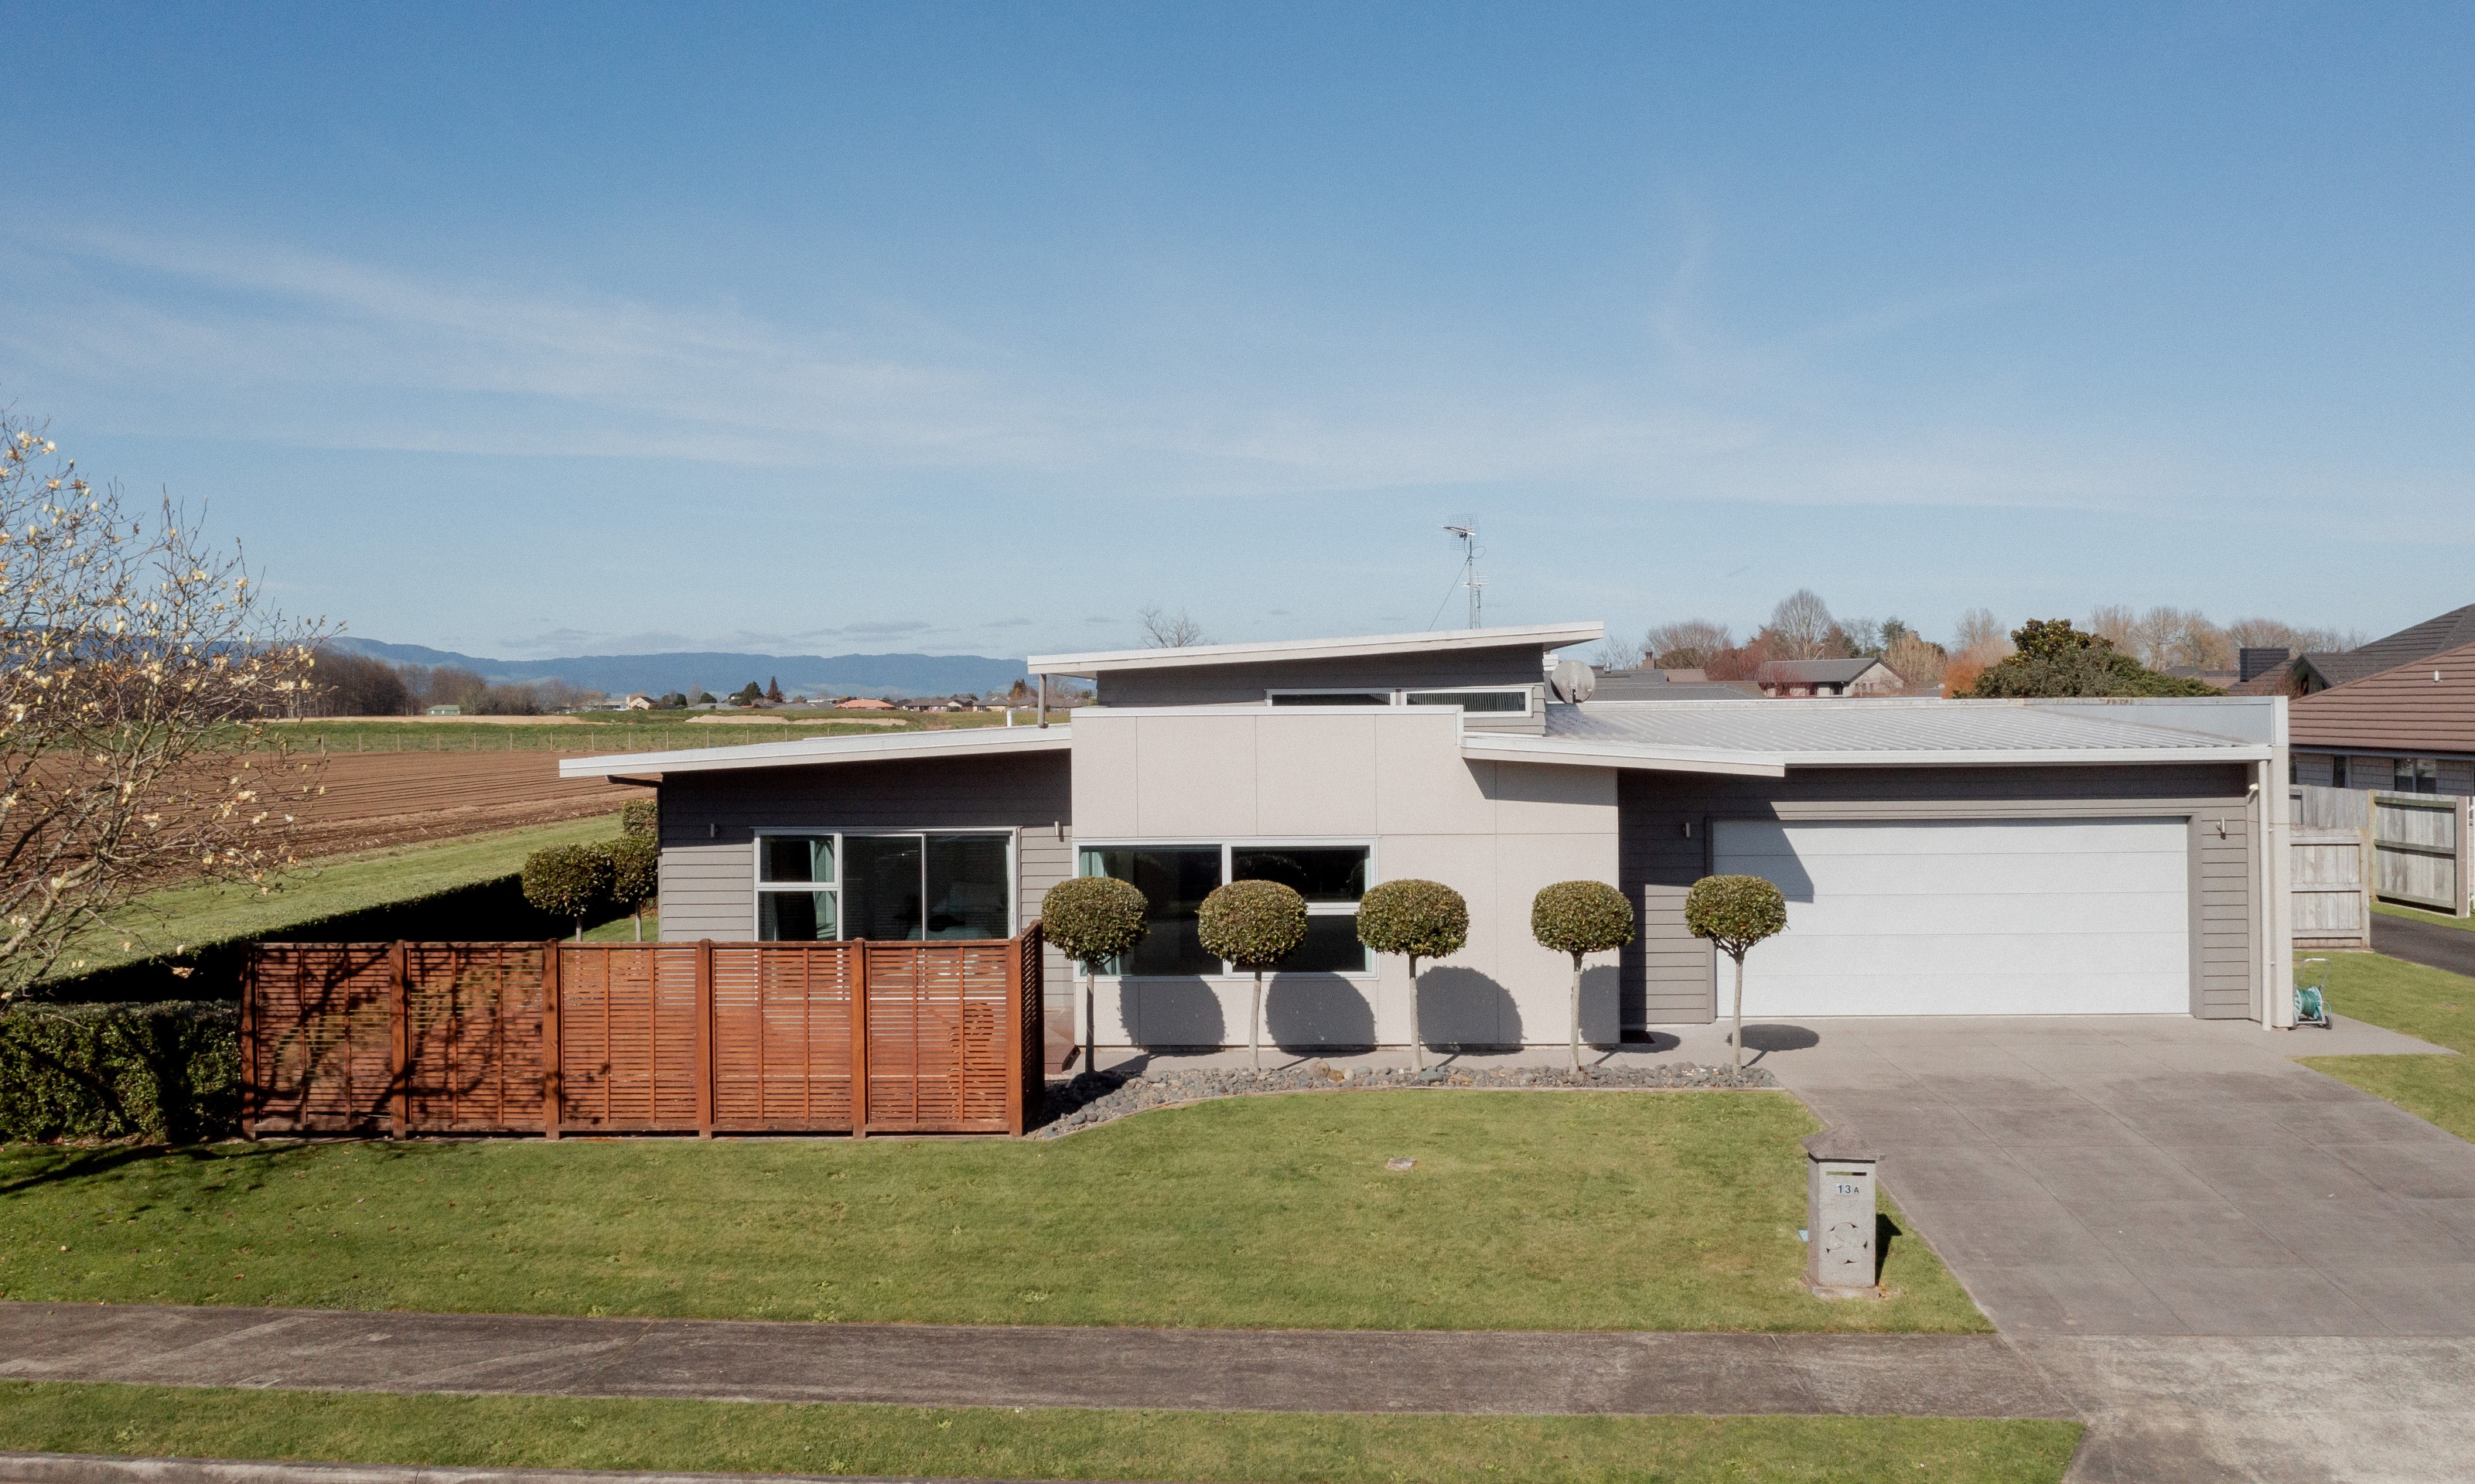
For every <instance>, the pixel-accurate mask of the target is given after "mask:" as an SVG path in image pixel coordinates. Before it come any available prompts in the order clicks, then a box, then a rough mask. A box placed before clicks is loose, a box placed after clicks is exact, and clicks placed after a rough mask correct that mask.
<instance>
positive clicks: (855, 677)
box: [328, 638, 1024, 695]
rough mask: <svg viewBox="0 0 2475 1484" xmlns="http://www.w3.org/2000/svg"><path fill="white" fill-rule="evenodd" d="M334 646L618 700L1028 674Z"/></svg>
mask: <svg viewBox="0 0 2475 1484" xmlns="http://www.w3.org/2000/svg"><path fill="white" fill-rule="evenodd" d="M328 643H329V644H330V645H332V646H333V647H335V648H337V649H341V650H344V651H345V652H347V653H351V654H362V655H367V656H369V657H370V658H372V659H375V660H385V661H387V662H389V663H390V664H395V665H429V666H439V665H454V666H460V667H461V668H463V669H469V670H472V671H474V672H475V673H476V674H478V675H479V676H480V677H481V678H482V679H483V680H486V681H488V682H489V683H491V684H492V685H518V684H523V683H525V682H527V681H534V680H564V681H566V682H567V683H568V684H569V685H572V686H576V687H579V688H581V689H584V690H588V691H600V692H603V693H607V694H611V695H625V694H628V693H631V692H637V691H642V692H644V693H647V694H649V695H660V694H662V693H666V692H670V691H684V692H688V693H694V692H695V691H696V689H697V688H698V687H699V686H701V687H703V688H704V689H705V690H707V691H710V692H712V693H714V694H716V695H723V694H726V693H730V692H732V691H736V690H738V689H739V688H740V687H741V686H743V685H746V684H747V682H749V681H751V680H753V681H755V682H756V683H757V684H758V685H763V684H765V683H766V682H767V681H769V680H778V681H780V682H781V684H782V689H783V690H784V691H785V692H788V693H792V694H806V695H951V694H956V693H970V694H974V695H978V694H984V693H988V692H990V691H1002V690H1004V689H1005V688H1006V687H1008V686H1010V685H1012V684H1014V683H1015V681H1017V680H1018V679H1020V678H1022V675H1023V673H1024V671H1023V668H1022V661H1020V660H999V659H992V658H990V657H989V656H987V655H984V654H726V653H690V654H587V655H578V656H576V657H575V658H572V659H564V660H490V659H482V658H480V657H478V656H476V655H470V654H457V653H456V652H455V651H453V650H452V649H432V648H429V647H428V646H427V645H390V644H385V643H382V642H380V641H379V640H375V639H353V638H338V639H332V640H330V641H328Z"/></svg>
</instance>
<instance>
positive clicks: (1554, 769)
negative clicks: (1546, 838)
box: [1479, 763, 1616, 885]
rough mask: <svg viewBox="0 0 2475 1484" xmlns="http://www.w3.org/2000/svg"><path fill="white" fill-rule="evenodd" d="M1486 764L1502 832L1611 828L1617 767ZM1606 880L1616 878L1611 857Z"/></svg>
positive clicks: (1484, 778) (1485, 778)
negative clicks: (1610, 821) (1610, 814)
mask: <svg viewBox="0 0 2475 1484" xmlns="http://www.w3.org/2000/svg"><path fill="white" fill-rule="evenodd" d="M1486 767H1487V769H1488V770H1487V771H1486V772H1484V773H1482V774H1480V775H1479V776H1480V779H1481V786H1482V787H1483V790H1484V791H1485V792H1486V795H1487V796H1488V797H1489V798H1491V799H1493V800H1494V801H1495V829H1496V833H1497V834H1499V835H1601V834H1605V832H1606V830H1607V828H1608V822H1607V821H1608V818H1609V814H1608V811H1610V810H1612V809H1614V808H1615V807H1616V770H1615V769H1614V768H1612V767H1568V766H1562V765H1560V764H1535V763H1492V764H1488V765H1486ZM1611 848H1612V847H1611ZM1579 874H1582V875H1587V874H1592V873H1589V872H1581V873H1579ZM1559 879H1560V878H1559ZM1604 879H1605V880H1606V881H1607V882H1608V883H1609V884H1610V885H1612V884H1613V883H1614V881H1615V879H1616V878H1615V864H1614V860H1613V858H1612V857H1610V858H1609V861H1608V864H1607V869H1606V874H1605V878H1604Z"/></svg>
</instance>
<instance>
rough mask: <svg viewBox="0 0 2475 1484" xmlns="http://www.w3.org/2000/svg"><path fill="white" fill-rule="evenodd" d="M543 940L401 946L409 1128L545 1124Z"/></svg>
mask: <svg viewBox="0 0 2475 1484" xmlns="http://www.w3.org/2000/svg"><path fill="white" fill-rule="evenodd" d="M550 952H551V950H550V949H549V948H548V946H547V945H545V944H542V943H407V944H405V945H404V963H405V976H404V978H405V992H404V1031H405V1046H406V1068H405V1076H404V1095H405V1113H404V1122H405V1126H406V1128H407V1130H408V1131H413V1132H420V1133H497V1132H515V1131H527V1132H529V1131H539V1130H540V1129H541V1127H542V1078H543V1073H544V1070H545V1068H544V1066H543V1061H542V1021H543V984H542V965H543V963H544V961H546V960H547V959H548V957H549V954H550Z"/></svg>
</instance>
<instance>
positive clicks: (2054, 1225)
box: [1745, 1016, 2475, 1337]
mask: <svg viewBox="0 0 2475 1484" xmlns="http://www.w3.org/2000/svg"><path fill="white" fill-rule="evenodd" d="M1745 1039H1746V1044H1747V1046H1748V1047H1749V1048H1761V1047H1765V1046H1768V1047H1771V1048H1773V1049H1771V1050H1769V1051H1766V1052H1764V1053H1763V1056H1762V1062H1761V1064H1763V1065H1765V1066H1767V1067H1769V1068H1770V1069H1771V1071H1772V1072H1773V1073H1774V1074H1775V1075H1777V1077H1778V1079H1779V1080H1780V1081H1781V1082H1783V1083H1786V1084H1787V1085H1788V1086H1789V1088H1790V1089H1792V1090H1793V1091H1795V1092H1796V1093H1797V1094H1798V1095H1799V1096H1800V1097H1801V1098H1803V1099H1804V1100H1805V1102H1806V1103H1807V1104H1809V1105H1810V1106H1811V1107H1814V1109H1815V1110H1816V1111H1817V1112H1818V1113H1820V1114H1822V1115H1823V1116H1824V1117H1826V1118H1827V1119H1829V1120H1831V1121H1832V1122H1834V1123H1836V1122H1852V1123H1854V1124H1855V1125H1856V1126H1857V1127H1858V1128H1859V1129H1861V1130H1863V1131H1866V1132H1867V1133H1868V1134H1870V1135H1872V1136H1873V1138H1874V1139H1875V1142H1876V1143H1878V1144H1879V1146H1880V1147H1881V1150H1882V1152H1883V1155H1884V1160H1885V1162H1884V1164H1883V1180H1884V1183H1885V1184H1886V1185H1887V1186H1888V1187H1889V1189H1890V1191H1891V1193H1892V1195H1893V1196H1895V1197H1896V1198H1897V1199H1898V1200H1899V1204H1900V1206H1901V1207H1902V1209H1903V1210H1904V1211H1905V1212H1906V1213H1907V1215H1908V1217H1909V1219H1910V1220H1911V1221H1912V1222H1914V1223H1915V1224H1916V1225H1917V1227H1918V1228H1919V1229H1921V1230H1923V1231H1924V1232H1925V1233H1927V1234H1929V1236H1930V1238H1931V1240H1932V1242H1933V1245H1934V1247H1935V1249H1936V1251H1938V1252H1939V1253H1941V1254H1942V1256H1943V1258H1944V1260H1945V1261H1946V1262H1948V1264H1949V1266H1950V1268H1951V1270H1952V1271H1953V1272H1954V1273H1956V1274H1957V1275H1958V1276H1959V1277H1960V1280H1961V1281H1962V1282H1964V1283H1965V1284H1967V1286H1968V1289H1969V1291H1970V1292H1971V1293H1972V1294H1973V1295H1974V1297H1975V1299H1976V1301H1977V1302H1978V1303H1979V1304H1980V1305H1981V1306H1982V1307H1983V1308H1984V1309H1985V1311H1986V1313H1987V1314H1988V1315H1989V1316H1991V1317H1992V1318H1993V1320H1994V1322H1995V1323H1996V1324H1997V1326H2000V1327H2001V1328H2002V1330H2003V1331H2004V1332H2005V1333H2007V1334H2013V1335H2020V1336H2023V1337H2025V1336H2038V1335H2091V1334H2096V1335H2219V1336H2229V1335H2344V1336H2385V1335H2455V1336H2465V1335H2475V1144H2468V1143H2466V1142H2464V1141H2463V1140H2461V1139H2458V1138H2455V1137H2453V1136H2451V1135H2449V1134H2447V1133H2444V1132H2442V1131H2439V1130H2438V1129H2436V1128H2434V1127H2433V1126H2431V1125H2430V1124H2427V1123H2425V1122H2423V1121H2422V1120H2421V1119H2418V1118H2415V1117H2414V1116H2413V1115H2411V1114H2409V1113H2406V1112H2403V1111H2401V1110H2400V1109H2398V1108H2396V1107H2392V1106H2391V1105H2389V1104H2388V1103H2385V1102H2383V1101H2381V1100H2379V1099H2377V1098H2373V1097H2370V1096H2367V1095H2365V1094H2364V1093H2361V1092H2357V1091H2355V1090H2354V1089H2353V1088H2351V1087H2348V1086H2346V1085H2344V1084H2343V1083H2339V1082H2336V1081H2334V1080H2332V1079H2330V1078H2327V1077H2323V1076H2321V1075H2320V1074H2318V1073H2316V1072H2313V1071H2310V1070H2308V1069H2306V1068H2304V1067H2302V1066H2299V1065H2297V1064H2295V1063H2294V1062H2293V1061H2291V1060H2290V1059H2288V1058H2290V1057H2293V1056H2306V1055H2323V1054H2325V1055H2351V1054H2380V1053H2427V1054H2430V1053H2438V1052H2439V1051H2440V1048H2438V1047H2434V1046H2428V1045H2426V1044H2425V1043H2423V1042H2421V1041H2416V1040H2414V1039H2412V1038H2410V1037H2407V1036H2403V1035H2398V1034H2393V1033H2391V1032H2388V1031H2383V1030H2379V1029H2378V1028H2375V1027H2370V1026H2365V1025H2362V1024H2360V1023H2357V1022H2347V1021H2343V1020H2341V1021H2340V1025H2339V1029H2338V1030H2336V1031H2334V1032H2318V1031H2295V1032H2275V1033H2272V1032H2266V1031H2263V1030H2261V1029H2260V1028H2259V1027H2258V1026H2257V1025H2253V1024H2250V1023H2248V1022H2222V1021H2220V1022H2204V1021H2197V1020H2191V1019H2187V1018H2184V1017H2182V1016H2120V1017H2117V1016H2072V1017H2052V1018H2045V1017H2034V1018H2026V1017H2023V1018H2017V1019H2012V1018H2002V1019H1995V1018H1983V1019H1974V1018H1972V1019H1954V1020H1814V1021H1806V1022H1802V1023H1801V1024H1800V1025H1798V1026H1794V1027H1789V1026H1763V1027H1753V1026H1749V1027H1748V1028H1747V1033H1746V1037H1745Z"/></svg>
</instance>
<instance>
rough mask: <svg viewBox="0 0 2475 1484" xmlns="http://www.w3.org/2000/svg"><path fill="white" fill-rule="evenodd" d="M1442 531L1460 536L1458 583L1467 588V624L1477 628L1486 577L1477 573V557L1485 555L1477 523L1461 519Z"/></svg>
mask: <svg viewBox="0 0 2475 1484" xmlns="http://www.w3.org/2000/svg"><path fill="white" fill-rule="evenodd" d="M1444 532H1445V534H1447V535H1451V536H1458V537H1459V538H1460V543H1461V581H1460V585H1461V586H1462V587H1464V588H1467V589H1468V590H1469V626H1470V627H1472V628H1478V627H1480V626H1481V625H1480V623H1479V611H1480V609H1481V608H1482V607H1483V598H1482V596H1481V595H1483V593H1484V592H1485V590H1486V579H1485V578H1484V577H1482V576H1480V575H1479V574H1478V559H1479V558H1480V557H1483V556H1484V555H1486V548H1485V547H1482V546H1480V545H1479V544H1478V523H1476V522H1475V521H1473V520H1469V519H1463V520H1461V521H1460V522H1458V523H1455V524H1452V525H1447V526H1445V527H1444Z"/></svg>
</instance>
